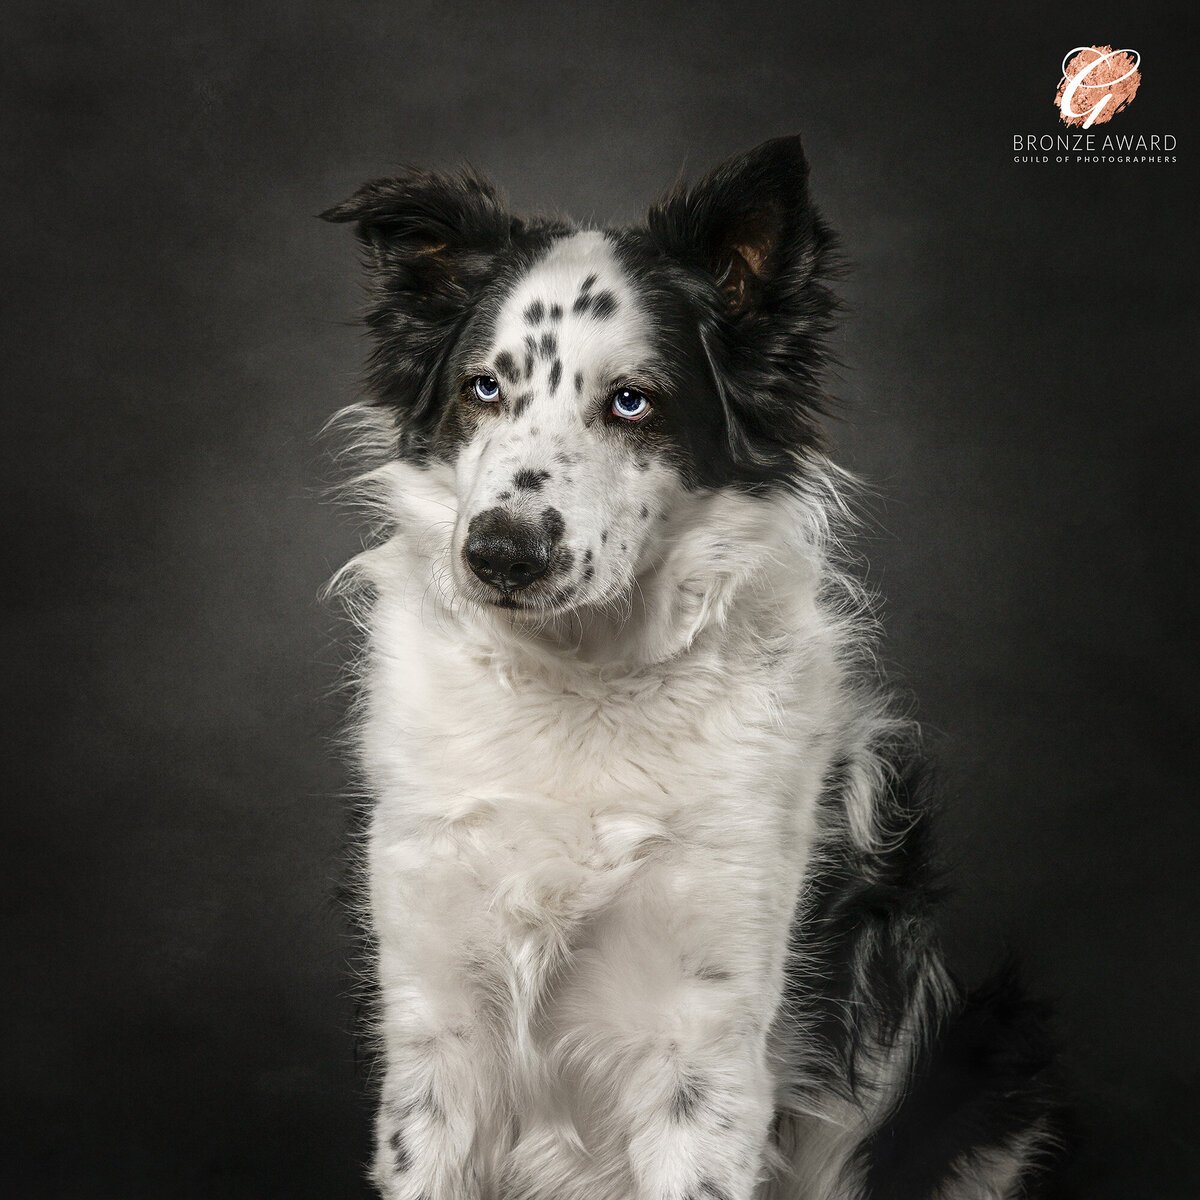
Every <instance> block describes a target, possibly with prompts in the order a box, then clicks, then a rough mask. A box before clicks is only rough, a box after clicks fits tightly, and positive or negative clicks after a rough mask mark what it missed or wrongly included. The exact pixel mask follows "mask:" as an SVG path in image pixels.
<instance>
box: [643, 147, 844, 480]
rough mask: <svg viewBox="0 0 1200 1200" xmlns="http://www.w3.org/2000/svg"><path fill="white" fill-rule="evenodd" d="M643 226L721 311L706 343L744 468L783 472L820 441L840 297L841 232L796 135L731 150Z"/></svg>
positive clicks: (715, 312)
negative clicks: (834, 288)
mask: <svg viewBox="0 0 1200 1200" xmlns="http://www.w3.org/2000/svg"><path fill="white" fill-rule="evenodd" d="M647 225H648V229H649V233H650V238H651V241H652V242H653V244H654V245H655V246H656V248H657V249H658V251H659V253H660V254H662V255H663V256H664V257H665V259H666V260H667V261H668V262H674V263H676V264H678V265H679V266H681V267H682V268H684V270H685V271H686V272H687V274H688V275H689V276H690V277H691V278H692V280H693V281H694V285H695V286H694V291H696V292H697V293H700V294H702V295H703V297H704V298H705V299H704V303H705V306H706V307H707V309H708V310H709V312H710V313H711V314H712V316H713V318H714V320H713V322H712V323H711V325H710V327H709V328H708V329H707V330H706V332H705V344H706V347H707V348H708V351H709V355H710V358H711V359H712V361H713V364H714V370H715V371H716V373H717V375H718V379H717V383H718V386H719V387H720V388H721V392H722V396H723V398H724V400H725V403H726V408H727V412H728V415H729V440H730V446H731V450H732V452H733V454H734V457H735V458H736V459H740V460H741V461H742V462H743V463H744V464H745V467H746V471H747V474H749V475H755V474H759V475H766V474H771V473H773V472H774V471H776V470H785V471H786V465H785V463H786V460H787V459H788V457H789V455H790V454H791V453H793V452H796V451H800V450H803V449H804V448H806V447H807V446H809V445H812V444H814V443H816V442H818V441H819V433H818V430H817V425H816V417H817V415H818V414H819V413H820V411H821V409H822V398H821V395H820V391H819V375H820V369H821V366H822V363H823V357H824V342H825V338H826V336H827V334H828V333H829V330H830V328H831V325H832V316H833V313H834V311H835V309H836V308H837V300H836V298H835V297H834V295H833V293H832V292H831V291H830V290H829V287H828V281H829V279H830V278H831V276H832V275H833V274H834V273H835V271H836V264H835V261H834V255H835V245H834V238H833V235H832V234H831V233H830V231H829V229H828V228H827V226H826V225H825V223H824V222H823V221H822V219H821V217H820V215H819V214H818V212H817V211H816V209H815V208H814V207H813V204H812V201H811V199H810V198H809V194H808V162H807V160H806V159H805V157H804V151H803V149H802V148H801V146H800V139H799V138H798V137H782V138H775V139H774V140H773V141H769V142H764V143H763V144H762V145H761V146H758V147H756V148H755V149H753V150H750V151H748V152H747V153H745V154H741V155H738V156H737V157H735V158H731V159H729V160H728V161H727V162H725V163H722V164H721V165H720V166H719V167H717V168H716V169H715V170H713V171H711V172H710V173H709V174H708V175H706V176H705V177H704V178H703V179H702V180H700V182H699V183H697V184H695V185H694V186H692V187H690V188H681V189H679V190H677V191H676V192H674V193H673V194H672V195H670V196H668V197H667V198H666V199H665V200H664V201H663V202H662V203H661V204H659V205H658V206H657V207H655V208H653V209H651V211H650V214H649V217H648V221H647ZM752 460H756V463H757V465H756V463H755V462H753V461H752Z"/></svg>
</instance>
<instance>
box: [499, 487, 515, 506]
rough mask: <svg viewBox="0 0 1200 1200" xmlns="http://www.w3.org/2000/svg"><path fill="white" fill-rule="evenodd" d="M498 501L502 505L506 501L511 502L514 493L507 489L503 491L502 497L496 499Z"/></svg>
mask: <svg viewBox="0 0 1200 1200" xmlns="http://www.w3.org/2000/svg"><path fill="white" fill-rule="evenodd" d="M496 499H497V500H499V501H500V502H501V503H503V502H504V501H505V500H511V499H512V492H510V491H508V489H507V488H506V489H505V490H504V491H502V492H501V493H500V495H498V496H497V497H496Z"/></svg>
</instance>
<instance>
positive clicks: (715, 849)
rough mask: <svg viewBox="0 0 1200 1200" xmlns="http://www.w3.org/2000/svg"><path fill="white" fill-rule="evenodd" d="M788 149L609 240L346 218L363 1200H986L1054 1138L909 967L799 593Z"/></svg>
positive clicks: (800, 216)
mask: <svg viewBox="0 0 1200 1200" xmlns="http://www.w3.org/2000/svg"><path fill="white" fill-rule="evenodd" d="M807 174H808V167H807V164H806V162H805V158H804V155H803V152H802V151H801V148H800V142H799V140H798V139H797V138H781V139H778V140H775V141H770V142H767V143H766V144H764V145H762V146H760V147H758V148H757V149H755V150H752V151H750V152H749V153H748V154H745V155H743V156H741V157H738V158H735V159H733V160H731V161H729V162H727V163H725V164H724V165H722V166H720V167H718V168H717V169H716V170H715V171H713V172H712V173H711V174H710V175H708V176H707V177H706V178H705V179H704V180H702V181H701V182H700V183H699V184H697V185H696V186H694V187H691V188H687V189H682V190H679V191H677V192H675V193H674V194H672V195H671V196H669V197H668V198H667V199H666V200H665V201H663V202H662V203H661V204H659V205H658V206H657V207H655V208H654V209H652V210H651V212H650V214H649V216H648V218H647V221H646V223H645V225H644V226H639V227H637V228H632V229H623V230H612V229H586V228H584V229H581V228H578V227H575V226H571V225H568V224H564V223H561V222H559V221H548V220H532V221H529V220H524V219H521V218H518V217H514V216H512V215H510V214H509V213H508V212H507V211H506V210H505V208H504V207H503V205H502V203H501V200H500V199H499V197H498V195H497V193H496V191H495V190H494V189H493V188H492V187H491V185H490V184H488V183H487V182H486V181H484V180H483V179H481V178H479V177H478V176H476V175H474V174H471V173H462V174H458V175H440V174H434V173H428V172H424V171H409V172H407V173H405V174H402V175H399V176H397V177H395V178H390V179H381V180H377V181H375V182H373V183H368V184H367V185H365V186H364V187H363V188H362V189H361V190H360V191H359V192H358V193H357V194H356V195H354V196H353V197H351V198H350V199H349V200H347V201H346V202H345V203H343V204H340V205H338V206H337V207H335V208H333V209H331V210H330V211H329V212H327V213H325V214H324V216H325V217H327V218H328V219H330V220H333V221H354V222H357V228H358V234H359V237H360V239H361V242H362V245H363V247H364V249H365V254H366V263H367V268H368V274H369V281H370V291H369V310H368V313H367V324H368V325H369V327H370V330H371V333H372V334H373V335H374V354H373V358H372V367H371V399H370V401H369V402H368V403H365V404H362V405H359V406H355V408H354V409H353V410H350V411H351V417H352V420H353V424H354V428H355V430H356V436H355V439H354V441H355V446H356V448H357V449H358V450H359V451H364V452H365V453H366V454H367V455H368V456H369V458H370V462H369V464H368V465H367V466H366V467H364V472H363V474H362V475H361V476H359V478H358V479H357V480H356V481H355V482H356V484H357V485H358V487H357V491H358V493H359V494H361V495H366V496H368V497H369V499H370V501H371V505H372V510H373V512H374V514H375V516H376V518H377V522H378V525H377V529H376V534H377V536H376V537H374V539H373V541H372V543H371V546H370V548H369V549H367V550H366V551H365V552H364V553H362V554H360V555H359V556H358V557H357V558H356V559H354V560H353V562H352V563H350V564H349V565H348V566H347V567H346V568H345V569H344V571H343V572H342V575H341V580H342V582H343V583H345V584H347V588H348V591H349V594H350V595H351V596H352V597H356V598H358V600H359V603H357V604H355V605H354V611H356V613H357V614H358V616H359V617H360V619H361V622H362V626H363V630H364V639H363V642H364V644H363V652H362V656H361V663H360V673H361V681H360V688H359V703H358V707H357V710H356V714H355V722H354V729H355V739H356V743H357V752H358V761H359V764H360V767H361V772H362V783H363V786H364V789H365V790H366V792H367V793H368V795H369V797H370V799H371V809H370V813H371V815H370V825H369V833H368V836H367V838H366V841H365V846H364V863H365V875H366V889H365V890H366V892H367V895H368V908H367V911H366V917H367V921H368V924H369V928H370V933H371V941H372V947H373V957H374V974H375V978H376V981H377V984H378V1003H377V1012H376V1014H375V1016H376V1023H375V1033H376V1034H377V1036H378V1041H379V1047H380V1053H381V1056H382V1060H383V1066H384V1073H383V1076H382V1082H381V1096H380V1102H379V1111H378V1118H377V1136H378V1144H377V1153H376V1158H375V1165H374V1180H375V1182H376V1184H377V1186H378V1187H379V1189H380V1191H381V1192H382V1194H383V1195H384V1196H386V1197H389V1198H392V1200H750V1198H751V1197H755V1198H757V1200H835V1198H837V1200H932V1198H935V1197H936V1198H938V1200H967V1198H971V1200H985V1198H988V1200H1002V1198H1005V1200H1006V1198H1009V1197H1017V1196H1025V1195H1028V1194H1030V1190H1031V1188H1033V1187H1034V1186H1035V1184H1036V1178H1037V1176H1038V1175H1039V1173H1040V1171H1039V1162H1040V1161H1041V1159H1042V1158H1044V1157H1045V1156H1046V1153H1047V1148H1048V1146H1049V1145H1050V1144H1051V1142H1052V1133H1051V1125H1052V1112H1051V1106H1050V1102H1049V1100H1048V1098H1047V1084H1046V1076H1047V1073H1048V1071H1049V1069H1050V1064H1049V1059H1048V1054H1047V1052H1046V1050H1045V1047H1044V1043H1043V1039H1042V1036H1041V1034H1040V1033H1039V1028H1038V1026H1039V1023H1038V1020H1037V1015H1038V1014H1037V1012H1036V1010H1035V1009H1033V1007H1032V1006H1031V1005H1029V1004H1028V1003H1027V1002H1025V1001H1023V1000H1022V999H1021V998H1020V996H1019V994H1018V993H1017V990H1016V988H1015V986H1014V985H1013V983H1012V981H1011V979H1010V978H1008V977H1006V976H1003V975H1002V976H1001V977H999V978H998V980H996V981H994V982H992V983H990V984H988V985H986V986H985V987H983V988H981V989H978V990H977V991H975V992H971V993H965V992H963V991H962V990H961V989H960V988H959V986H958V985H957V984H956V982H955V981H954V980H953V979H952V977H951V976H950V975H949V974H948V972H947V970H946V968H945V967H944V966H943V964H942V961H941V959H940V957H939V952H938V949H937V945H936V940H935V936H934V933H933V931H932V929H931V910H932V908H933V901H934V899H935V896H934V892H935V888H934V885H933V883H932V881H931V878H930V872H929V868H928V865H927V850H926V840H927V834H926V828H927V824H928V816H927V811H926V810H927V805H926V801H925V799H924V793H923V789H922V787H921V786H920V784H919V771H918V770H917V768H916V765H915V754H914V751H913V749H912V746H913V738H912V736H911V731H910V730H909V728H908V727H907V726H906V723H905V722H904V721H903V720H902V719H899V718H898V717H897V716H896V715H895V714H894V713H893V712H892V711H890V709H889V700H888V698H887V696H886V695H885V693H884V689H883V688H882V686H881V685H880V684H879V682H878V681H877V679H876V676H875V674H874V672H873V669H872V667H871V662H870V647H871V627H870V626H871V623H870V618H869V613H868V612H867V607H866V604H865V602H864V597H863V595H862V592H861V590H860V588H859V586H858V585H857V584H856V583H855V582H854V581H853V580H852V579H851V578H849V577H848V576H847V575H846V574H845V573H844V572H843V571H841V570H839V568H838V565H837V553H836V548H837V541H836V539H837V534H838V530H839V528H840V527H841V526H842V525H843V523H844V517H845V515H846V506H845V500H844V498H843V497H844V494H845V492H846V490H847V488H848V486H849V481H848V480H847V477H846V476H845V475H844V474H843V473H842V472H840V471H839V470H838V468H837V467H835V466H834V465H833V464H832V463H831V462H830V461H829V459H828V458H827V457H826V454H825V452H824V450H823V448H822V439H821V433H820V429H819V426H818V417H819V415H820V410H821V406H822V393H821V368H822V354H823V341H824V338H825V336H826V334H827V333H828V331H829V328H830V323H831V318H832V314H833V312H834V310H835V307H836V302H835V300H834V297H833V295H832V293H831V291H830V289H829V280H830V277H831V274H832V273H833V270H834V266H835V261H834V250H833V239H832V237H831V235H830V232H829V230H828V228H827V227H826V225H825V224H824V223H823V221H822V220H821V218H820V216H819V215H818V214H817V212H816V211H815V209H814V208H813V206H812V203H811V202H810V200H809V196H808V189H807Z"/></svg>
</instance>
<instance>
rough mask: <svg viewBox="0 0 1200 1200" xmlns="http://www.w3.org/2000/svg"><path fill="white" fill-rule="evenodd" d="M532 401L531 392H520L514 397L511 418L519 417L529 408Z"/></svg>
mask: <svg viewBox="0 0 1200 1200" xmlns="http://www.w3.org/2000/svg"><path fill="white" fill-rule="evenodd" d="M532 399H533V393H532V392H522V393H521V394H520V395H519V396H515V397H514V398H513V402H512V413H513V416H514V417H519V416H520V415H521V414H522V413H523V412H524V411H525V410H526V409H527V408H528V407H529V402H530V400H532Z"/></svg>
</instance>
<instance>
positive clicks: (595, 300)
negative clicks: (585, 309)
mask: <svg viewBox="0 0 1200 1200" xmlns="http://www.w3.org/2000/svg"><path fill="white" fill-rule="evenodd" d="M616 311H617V298H616V296H614V295H613V294H612V292H597V293H596V294H595V295H594V296H593V297H592V316H594V317H599V318H600V319H601V320H603V319H604V318H606V317H611V316H612V315H613V313H615V312H616Z"/></svg>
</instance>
